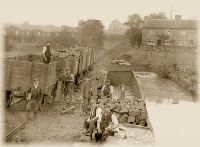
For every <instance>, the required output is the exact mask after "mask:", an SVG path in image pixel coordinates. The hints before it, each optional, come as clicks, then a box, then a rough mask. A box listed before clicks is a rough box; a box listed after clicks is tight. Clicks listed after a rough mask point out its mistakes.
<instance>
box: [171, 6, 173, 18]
mask: <svg viewBox="0 0 200 147" xmlns="http://www.w3.org/2000/svg"><path fill="white" fill-rule="evenodd" d="M172 9H173V7H172V5H171V13H170V19H171V20H172V18H173V16H172Z"/></svg>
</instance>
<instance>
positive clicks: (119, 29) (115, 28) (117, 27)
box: [108, 20, 128, 35]
mask: <svg viewBox="0 0 200 147" xmlns="http://www.w3.org/2000/svg"><path fill="white" fill-rule="evenodd" d="M127 29H128V26H126V25H125V24H123V23H120V21H119V20H113V21H112V22H111V23H110V25H109V30H108V32H109V33H110V34H119V35H120V34H125V33H126V31H127Z"/></svg>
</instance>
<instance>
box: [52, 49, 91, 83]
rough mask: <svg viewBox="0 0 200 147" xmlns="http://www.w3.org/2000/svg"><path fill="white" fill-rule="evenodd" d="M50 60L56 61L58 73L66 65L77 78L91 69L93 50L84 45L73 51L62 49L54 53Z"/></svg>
mask: <svg viewBox="0 0 200 147" xmlns="http://www.w3.org/2000/svg"><path fill="white" fill-rule="evenodd" d="M52 61H57V72H58V73H59V72H60V71H63V70H65V69H66V68H67V67H68V68H70V69H71V72H72V73H73V74H74V76H75V79H76V80H77V79H78V78H80V77H82V76H83V75H86V74H87V73H88V72H90V71H91V69H92V67H93V64H94V51H93V50H92V49H90V48H85V47H80V48H79V49H78V50H75V49H74V51H72V50H71V51H70V50H68V49H63V50H59V51H57V52H56V53H55V55H54V57H53V60H52Z"/></svg>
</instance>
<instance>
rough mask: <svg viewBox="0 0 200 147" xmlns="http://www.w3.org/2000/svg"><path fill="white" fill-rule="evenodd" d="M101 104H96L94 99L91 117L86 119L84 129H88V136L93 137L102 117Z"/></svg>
mask: <svg viewBox="0 0 200 147" xmlns="http://www.w3.org/2000/svg"><path fill="white" fill-rule="evenodd" d="M100 105H101V104H99V103H96V101H95V100H94V99H92V100H91V109H90V115H89V117H88V118H86V119H85V122H84V126H83V127H84V128H85V129H86V135H87V136H91V135H92V133H93V131H94V129H95V128H96V125H97V121H98V119H99V117H100V115H101V111H102V108H101V106H100Z"/></svg>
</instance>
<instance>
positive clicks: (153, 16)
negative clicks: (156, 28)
mask: <svg viewBox="0 0 200 147" xmlns="http://www.w3.org/2000/svg"><path fill="white" fill-rule="evenodd" d="M148 19H167V16H166V15H165V13H163V12H158V13H151V14H150V15H149V16H148Z"/></svg>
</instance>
